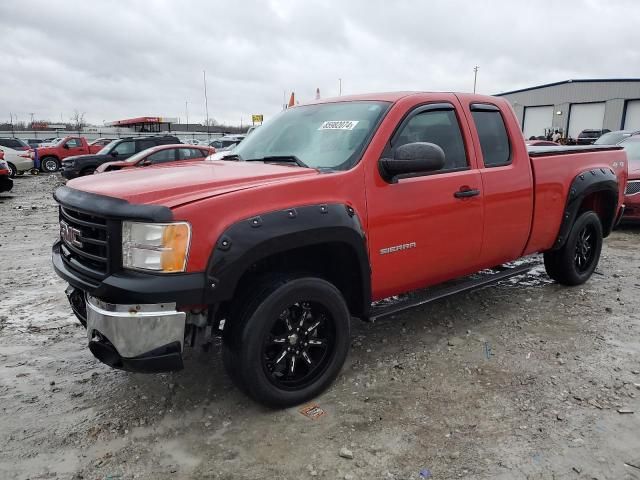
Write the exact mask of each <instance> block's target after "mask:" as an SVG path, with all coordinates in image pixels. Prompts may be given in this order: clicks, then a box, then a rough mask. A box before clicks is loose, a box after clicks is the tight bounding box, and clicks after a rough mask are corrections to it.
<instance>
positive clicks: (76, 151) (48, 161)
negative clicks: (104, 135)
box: [32, 136, 103, 172]
mask: <svg viewBox="0 0 640 480" xmlns="http://www.w3.org/2000/svg"><path fill="white" fill-rule="evenodd" d="M102 148H103V146H102V145H89V144H88V143H87V139H86V138H84V137H73V136H70V137H65V138H63V139H62V140H60V141H59V142H58V143H56V144H55V145H52V146H50V147H38V148H36V149H35V152H34V153H33V157H32V158H34V159H35V158H38V159H39V161H40V169H41V170H42V171H43V172H57V171H58V170H59V169H60V166H61V165H62V160H64V159H65V158H67V157H73V156H76V155H89V154H92V153H97V152H99V151H100V150H101V149H102Z"/></svg>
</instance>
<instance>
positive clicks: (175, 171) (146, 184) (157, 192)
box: [67, 160, 319, 208]
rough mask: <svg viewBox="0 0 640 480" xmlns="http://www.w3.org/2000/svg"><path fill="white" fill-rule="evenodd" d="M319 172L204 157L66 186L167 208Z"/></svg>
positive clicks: (110, 174)
mask: <svg viewBox="0 0 640 480" xmlns="http://www.w3.org/2000/svg"><path fill="white" fill-rule="evenodd" d="M312 175H319V173H318V172H317V171H316V170H313V169H309V168H300V167H298V166H289V165H276V164H268V163H266V164H265V163H262V162H235V161H225V160H221V161H205V162H197V163H188V164H184V165H175V164H173V165H171V166H161V165H159V166H154V167H143V168H132V169H127V170H119V171H115V172H107V173H101V174H99V175H89V176H86V177H80V178H76V179H74V180H71V181H69V182H68V183H67V186H68V187H70V188H75V189H76V190H82V191H85V192H91V193H97V194H99V195H106V196H109V197H115V198H122V199H124V200H127V201H128V202H130V203H146V204H155V205H165V206H167V207H169V208H172V207H176V206H178V205H181V204H184V203H189V202H193V201H197V200H202V199H205V198H209V197H215V196H218V195H223V194H225V193H230V192H235V191H238V190H244V189H248V188H255V187H258V186H261V185H265V184H267V183H273V182H282V181H286V180H288V179H292V178H297V177H303V176H312Z"/></svg>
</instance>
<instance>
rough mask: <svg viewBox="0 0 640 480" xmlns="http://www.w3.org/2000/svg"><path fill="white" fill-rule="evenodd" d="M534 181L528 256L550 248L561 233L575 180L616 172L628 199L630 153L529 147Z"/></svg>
mask: <svg viewBox="0 0 640 480" xmlns="http://www.w3.org/2000/svg"><path fill="white" fill-rule="evenodd" d="M527 151H528V152H529V157H530V158H531V168H532V171H533V181H534V209H533V221H532V224H531V234H530V237H529V242H528V244H527V247H526V251H525V254H531V253H535V252H541V251H545V250H548V249H550V248H551V247H552V246H553V244H554V242H555V240H556V238H557V236H558V232H559V230H560V225H561V223H562V218H563V215H564V211H565V207H566V203H567V198H569V190H570V188H571V183H572V180H573V179H574V178H576V177H578V176H579V175H580V174H583V173H585V172H589V171H590V170H593V169H604V170H612V171H614V173H615V174H616V175H617V176H618V177H621V178H622V179H623V182H622V183H623V186H622V188H620V190H619V192H618V196H619V198H618V201H619V204H622V203H623V200H624V185H625V184H626V176H627V174H626V154H625V152H624V151H623V149H622V148H621V147H618V146H608V145H575V146H560V147H553V146H551V147H546V146H542V147H528V148H527Z"/></svg>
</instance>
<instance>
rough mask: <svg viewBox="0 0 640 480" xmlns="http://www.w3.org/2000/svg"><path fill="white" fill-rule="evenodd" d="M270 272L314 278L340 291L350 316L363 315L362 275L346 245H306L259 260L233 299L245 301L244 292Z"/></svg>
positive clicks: (246, 275)
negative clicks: (318, 278)
mask: <svg viewBox="0 0 640 480" xmlns="http://www.w3.org/2000/svg"><path fill="white" fill-rule="evenodd" d="M272 272H274V273H278V274H281V273H282V274H287V273H289V274H290V273H293V274H301V275H309V276H317V277H320V278H322V279H324V280H327V281H328V282H330V283H332V284H333V285H335V287H336V288H337V289H338V290H340V292H341V293H342V295H343V296H344V298H345V301H346V302H347V305H348V307H349V311H350V312H351V313H352V314H353V315H355V316H358V315H362V314H363V313H364V312H363V305H364V295H365V292H364V287H363V278H362V271H361V268H360V265H359V264H358V256H357V254H356V252H355V251H354V250H353V247H351V246H350V245H349V244H347V243H342V242H329V243H323V244H319V245H310V246H306V247H301V248H296V249H293V250H287V251H285V252H280V253H275V254H273V255H270V256H268V257H266V258H263V259H261V260H259V261H258V262H256V263H254V264H253V265H251V267H249V268H248V269H247V271H245V272H244V274H243V275H242V277H240V280H239V281H238V284H237V285H236V289H235V292H234V295H233V298H236V299H241V298H246V296H245V292H246V294H249V295H250V293H249V292H250V291H251V287H252V285H254V284H255V282H256V281H257V280H258V279H259V278H263V277H264V276H265V275H266V274H269V273H272ZM241 301H242V300H241ZM229 303H230V302H229ZM224 307H225V306H224V305H223V308H222V310H223V311H224V310H226V309H225V308H224ZM227 307H229V305H227Z"/></svg>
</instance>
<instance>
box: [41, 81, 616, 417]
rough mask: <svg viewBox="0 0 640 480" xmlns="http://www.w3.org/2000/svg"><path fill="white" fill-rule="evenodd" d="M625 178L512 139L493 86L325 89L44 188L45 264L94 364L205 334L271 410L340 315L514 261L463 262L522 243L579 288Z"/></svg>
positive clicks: (285, 401)
mask: <svg viewBox="0 0 640 480" xmlns="http://www.w3.org/2000/svg"><path fill="white" fill-rule="evenodd" d="M626 179H627V165H626V156H625V153H624V152H623V151H622V150H621V149H620V147H616V146H613V147H597V146H586V147H579V146H574V147H532V148H531V149H530V150H527V147H526V146H525V143H524V139H523V136H522V133H521V131H520V127H519V125H518V122H517V120H516V117H515V115H514V113H513V111H512V109H511V107H510V106H509V104H508V102H507V101H506V100H504V99H501V98H494V97H488V96H481V95H472V94H454V93H385V94H370V95H361V96H352V97H339V98H337V99H325V100H319V101H317V102H316V103H312V104H308V105H302V106H296V107H294V108H290V109H287V110H285V111H284V112H282V113H280V114H279V115H278V116H276V117H274V118H273V119H272V120H271V121H270V122H268V123H265V124H264V125H263V126H262V127H260V128H259V129H258V130H256V131H255V132H253V133H252V134H251V135H249V136H248V137H247V138H246V139H245V140H244V141H243V142H242V143H240V144H239V145H238V146H237V147H236V148H235V149H234V150H233V151H231V152H228V154H227V155H226V157H224V158H223V159H221V160H207V161H204V162H198V163H190V164H185V165H180V166H175V167H171V168H160V167H150V168H144V169H142V168H141V169H131V171H129V172H114V173H111V174H109V175H104V176H103V175H99V176H91V177H85V178H81V179H77V180H73V181H71V182H69V183H68V184H67V185H66V186H64V187H60V188H59V189H58V190H56V192H55V199H56V200H57V202H58V203H59V205H60V236H61V238H60V240H59V241H57V242H56V243H55V245H54V246H53V266H54V269H55V271H56V272H57V274H58V275H60V276H61V277H62V278H63V279H65V280H66V281H67V282H68V283H69V285H70V286H69V288H68V289H67V295H68V298H69V301H70V304H71V307H72V309H73V311H74V312H75V314H76V316H77V317H78V319H79V320H80V322H82V323H83V324H84V325H85V326H86V328H87V336H88V345H89V349H90V350H91V352H92V353H93V354H94V355H95V356H96V357H97V358H98V359H100V360H101V361H102V362H104V363H106V364H107V365H110V366H112V367H115V368H120V369H124V370H130V371H140V372H157V371H168V370H175V369H180V368H182V367H183V360H182V355H183V349H184V348H185V346H194V345H206V344H208V343H209V342H211V340H212V338H211V337H212V335H221V336H222V339H223V362H224V365H225V367H226V370H227V372H228V373H229V375H230V376H231V378H232V379H233V381H234V382H235V383H236V384H237V385H238V386H240V387H241V388H242V389H243V391H245V392H247V393H248V394H249V395H250V396H251V397H252V398H254V399H255V400H257V401H259V402H262V403H264V404H266V405H270V406H274V407H284V406H289V405H295V404H299V403H301V402H304V401H306V400H308V399H310V398H312V397H313V396H315V395H318V394H319V393H321V392H322V391H323V390H324V389H326V388H327V387H328V386H329V385H330V384H331V383H332V381H333V380H334V379H335V378H336V376H337V375H338V373H339V371H340V369H341V367H342V364H343V362H344V360H345V358H346V356H347V352H348V349H349V345H350V339H349V334H350V320H351V317H358V318H361V319H363V320H371V319H375V318H380V317H383V316H386V315H392V314H394V313H396V312H398V311H399V310H400V309H402V308H408V307H413V306H417V305H421V304H424V303H426V302H428V301H431V300H434V299H437V298H442V297H443V296H445V295H450V294H454V293H456V292H460V291H463V290H468V289H472V288H477V287H478V286H483V285H486V284H487V283H488V282H489V281H491V282H493V281H498V280H502V279H504V278H506V277H508V276H513V275H516V274H519V273H523V271H524V269H523V268H522V267H517V266H516V267H514V268H507V267H500V268H497V273H496V274H495V275H492V276H491V279H490V280H486V279H485V280H482V281H478V279H477V276H475V275H472V274H474V273H476V272H479V271H481V270H483V269H487V268H492V267H496V266H500V265H502V264H505V263H507V262H510V261H513V260H515V259H518V258H520V257H523V256H528V255H530V254H534V253H538V252H542V253H543V254H544V264H545V267H546V271H547V273H548V274H549V276H550V277H551V278H553V279H554V280H556V281H557V282H559V283H561V284H564V285H580V284H582V283H584V282H586V281H587V280H588V279H589V277H590V276H591V274H592V273H593V271H594V269H595V268H596V265H597V263H598V259H599V257H600V251H601V247H602V242H603V238H604V237H606V236H607V235H609V233H610V232H611V230H612V228H613V227H614V225H615V224H616V222H618V221H619V219H620V217H621V215H622V212H623V198H624V191H625V184H626ZM407 292H413V293H412V295H406V296H402V297H401V298H400V301H399V302H395V303H389V302H377V301H379V300H382V299H385V298H387V297H391V296H396V295H401V294H404V293H407ZM375 302H377V303H375ZM558 321H562V319H558Z"/></svg>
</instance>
